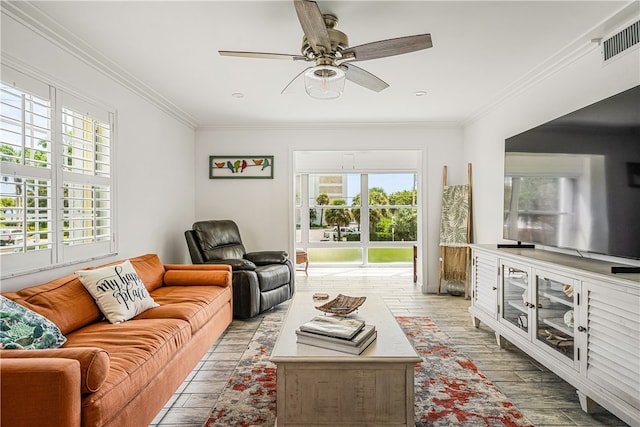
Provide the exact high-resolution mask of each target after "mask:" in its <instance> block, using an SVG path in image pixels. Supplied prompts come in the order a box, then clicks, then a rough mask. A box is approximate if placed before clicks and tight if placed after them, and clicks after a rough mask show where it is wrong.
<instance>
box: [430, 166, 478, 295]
mask: <svg viewBox="0 0 640 427" xmlns="http://www.w3.org/2000/svg"><path fill="white" fill-rule="evenodd" d="M467 179H468V184H465V185H447V166H446V165H445V166H444V169H443V172H442V218H441V221H440V262H439V264H440V265H439V271H438V291H437V293H438V294H440V286H441V284H442V280H457V281H463V282H464V297H465V298H469V263H470V258H471V249H470V247H469V244H470V243H471V163H469V164H468V165H467Z"/></svg>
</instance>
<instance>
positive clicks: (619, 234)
mask: <svg viewBox="0 0 640 427" xmlns="http://www.w3.org/2000/svg"><path fill="white" fill-rule="evenodd" d="M504 165H505V166H504V227H503V230H504V232H503V237H504V238H505V239H508V240H514V241H518V242H526V243H534V244H540V245H545V246H551V247H558V248H566V249H573V250H577V251H584V252H592V253H598V254H605V255H610V256H615V257H623V258H632V259H640V86H636V87H634V88H631V89H629V90H626V91H624V92H621V93H619V94H617V95H614V96H611V97H609V98H606V99H604V100H602V101H599V102H597V103H595V104H592V105H589V106H587V107H585V108H582V109H580V110H577V111H574V112H572V113H570V114H567V115H565V116H562V117H560V118H557V119H555V120H552V121H550V122H548V123H545V124H542V125H540V126H537V127H535V128H533V129H530V130H527V131H525V132H523V133H520V134H518V135H515V136H513V137H510V138H508V139H506V141H505V162H504Z"/></svg>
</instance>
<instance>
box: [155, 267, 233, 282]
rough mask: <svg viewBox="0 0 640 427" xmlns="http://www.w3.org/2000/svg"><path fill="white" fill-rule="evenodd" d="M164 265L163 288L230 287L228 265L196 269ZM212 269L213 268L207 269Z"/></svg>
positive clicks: (229, 269)
mask: <svg viewBox="0 0 640 427" xmlns="http://www.w3.org/2000/svg"><path fill="white" fill-rule="evenodd" d="M170 267H171V265H165V269H166V271H165V273H164V278H163V282H164V285H165V286H221V287H231V267H230V266H228V265H215V266H214V265H208V264H197V265H193V266H190V267H196V268H170ZM207 267H213V268H207Z"/></svg>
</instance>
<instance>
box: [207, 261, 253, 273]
mask: <svg viewBox="0 0 640 427" xmlns="http://www.w3.org/2000/svg"><path fill="white" fill-rule="evenodd" d="M209 262H210V263H216V264H224V265H230V266H231V269H232V270H233V271H253V270H255V269H256V265H255V264H254V263H253V262H251V261H250V260H247V259H217V260H213V261H209Z"/></svg>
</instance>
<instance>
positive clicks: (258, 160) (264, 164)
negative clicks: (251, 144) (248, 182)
mask: <svg viewBox="0 0 640 427" xmlns="http://www.w3.org/2000/svg"><path fill="white" fill-rule="evenodd" d="M243 178H245V179H246V178H249V179H273V156H215V155H213V156H209V179H243Z"/></svg>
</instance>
